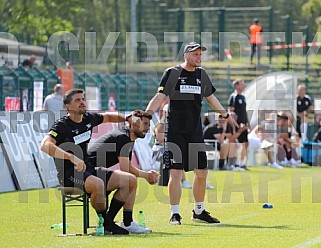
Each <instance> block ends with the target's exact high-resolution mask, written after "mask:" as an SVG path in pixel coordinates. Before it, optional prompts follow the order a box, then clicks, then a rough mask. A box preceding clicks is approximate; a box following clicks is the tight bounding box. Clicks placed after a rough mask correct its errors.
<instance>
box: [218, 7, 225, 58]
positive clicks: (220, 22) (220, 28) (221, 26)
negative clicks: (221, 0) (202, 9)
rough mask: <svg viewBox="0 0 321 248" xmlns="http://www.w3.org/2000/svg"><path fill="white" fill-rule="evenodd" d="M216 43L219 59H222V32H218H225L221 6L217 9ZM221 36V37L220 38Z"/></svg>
mask: <svg viewBox="0 0 321 248" xmlns="http://www.w3.org/2000/svg"><path fill="white" fill-rule="evenodd" d="M218 32H219V33H218V42H217V43H218V44H219V60H220V61H223V60H224V43H225V41H224V34H223V35H222V36H221V35H220V33H224V32H225V8H224V7H222V8H220V10H219V11H218ZM221 37H222V39H220V38H221Z"/></svg>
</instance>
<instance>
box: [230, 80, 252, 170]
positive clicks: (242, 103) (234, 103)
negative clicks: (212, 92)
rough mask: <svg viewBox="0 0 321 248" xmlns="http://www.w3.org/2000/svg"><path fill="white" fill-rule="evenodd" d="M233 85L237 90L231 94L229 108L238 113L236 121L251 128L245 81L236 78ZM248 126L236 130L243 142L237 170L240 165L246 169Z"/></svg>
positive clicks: (239, 139) (239, 140) (240, 140)
mask: <svg viewBox="0 0 321 248" xmlns="http://www.w3.org/2000/svg"><path fill="white" fill-rule="evenodd" d="M233 86H234V88H235V91H234V92H233V93H232V94H231V96H230V98H229V102H228V110H229V112H234V113H235V115H236V121H237V123H238V124H239V125H240V124H243V125H245V126H246V127H248V128H249V121H248V117H247V112H246V99H245V96H243V95H242V93H243V91H244V89H245V83H244V81H243V80H241V79H236V80H234V81H233ZM248 128H246V129H242V130H236V131H237V132H240V133H241V134H240V136H239V137H238V138H237V140H238V142H239V143H242V144H243V148H242V151H241V159H240V161H239V163H237V164H236V165H235V169H236V170H237V168H238V166H240V168H241V170H242V169H243V170H244V169H246V170H247V167H246V161H245V156H246V153H247V148H248V145H249V143H248V138H247V135H248Z"/></svg>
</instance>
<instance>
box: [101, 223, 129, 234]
mask: <svg viewBox="0 0 321 248" xmlns="http://www.w3.org/2000/svg"><path fill="white" fill-rule="evenodd" d="M104 228H105V233H110V234H112V235H117V234H121V235H128V234H129V232H128V231H127V230H126V229H124V228H122V227H120V226H117V225H116V224H115V222H114V221H111V220H109V221H107V223H104Z"/></svg>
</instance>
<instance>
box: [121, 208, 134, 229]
mask: <svg viewBox="0 0 321 248" xmlns="http://www.w3.org/2000/svg"><path fill="white" fill-rule="evenodd" d="M123 222H124V225H125V226H130V224H131V223H132V222H133V210H132V209H124V211H123Z"/></svg>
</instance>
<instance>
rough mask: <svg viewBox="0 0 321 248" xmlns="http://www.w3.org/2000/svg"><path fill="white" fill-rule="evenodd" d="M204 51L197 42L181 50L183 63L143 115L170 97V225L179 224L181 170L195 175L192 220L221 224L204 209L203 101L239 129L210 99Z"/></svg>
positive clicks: (167, 155) (164, 79)
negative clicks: (182, 51) (202, 65)
mask: <svg viewBox="0 0 321 248" xmlns="http://www.w3.org/2000/svg"><path fill="white" fill-rule="evenodd" d="M206 50H207V49H206V48H205V47H203V46H201V45H200V44H198V43H196V42H191V43H188V44H187V45H186V46H185V48H184V63H182V64H180V65H176V66H174V67H170V68H168V69H166V70H165V71H164V74H163V76H162V79H161V82H160V86H159V87H158V92H157V93H156V95H155V96H154V97H153V98H152V99H151V101H150V102H149V104H148V106H147V108H146V112H149V113H150V114H153V113H155V112H156V111H157V110H158V109H159V107H160V106H161V103H162V102H163V101H164V100H165V98H166V96H169V99H170V103H169V111H168V116H167V127H166V130H165V133H166V136H165V153H164V162H165V164H166V166H167V167H168V168H169V169H170V179H169V185H168V186H169V187H168V189H169V198H170V205H171V214H172V215H171V218H170V224H173V225H179V224H181V216H180V214H179V203H180V198H181V194H182V190H181V179H182V175H183V170H185V171H192V170H193V171H194V173H195V176H194V182H193V195H194V200H195V207H194V210H193V215H192V220H193V221H195V222H204V223H220V221H219V220H218V219H217V218H214V217H212V216H211V215H210V213H209V212H207V211H206V210H205V207H204V198H205V187H206V177H207V174H208V170H207V169H208V168H207V159H206V152H205V151H206V149H205V143H204V137H203V132H202V121H201V108H202V99H203V97H205V98H206V100H207V102H208V103H209V105H210V106H211V107H212V108H213V109H214V110H216V111H217V112H218V113H220V114H221V115H222V116H223V117H224V118H225V119H227V121H228V122H229V123H230V124H231V125H233V126H236V127H238V125H237V123H236V122H235V121H234V119H233V118H232V117H230V116H229V114H228V113H227V112H226V110H224V108H223V106H222V105H221V103H220V102H219V101H218V99H217V98H216V97H215V96H214V95H213V93H214V92H215V88H214V87H213V85H212V82H211V80H210V78H209V76H208V74H207V73H206V72H205V70H204V69H203V68H201V67H200V66H201V60H202V51H206Z"/></svg>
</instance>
